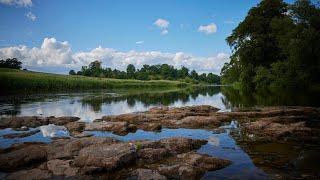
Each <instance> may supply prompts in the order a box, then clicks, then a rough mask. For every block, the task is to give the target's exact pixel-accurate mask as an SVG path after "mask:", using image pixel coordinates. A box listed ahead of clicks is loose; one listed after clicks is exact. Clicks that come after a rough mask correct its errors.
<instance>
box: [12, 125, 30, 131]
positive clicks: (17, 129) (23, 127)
mask: <svg viewBox="0 0 320 180" xmlns="http://www.w3.org/2000/svg"><path fill="white" fill-rule="evenodd" d="M12 130H14V131H29V128H28V127H27V126H22V127H20V128H12Z"/></svg>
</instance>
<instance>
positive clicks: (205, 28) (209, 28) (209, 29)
mask: <svg viewBox="0 0 320 180" xmlns="http://www.w3.org/2000/svg"><path fill="white" fill-rule="evenodd" d="M198 31H199V32H203V33H205V34H212V33H215V32H217V25H216V24H214V23H211V24H208V25H201V26H199V28H198Z"/></svg>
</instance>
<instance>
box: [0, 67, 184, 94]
mask: <svg viewBox="0 0 320 180" xmlns="http://www.w3.org/2000/svg"><path fill="white" fill-rule="evenodd" d="M0 83H1V86H2V87H1V93H2V94H7V93H13V92H52V91H68V90H86V89H118V88H119V89H121V88H177V87H178V88H180V87H186V86H188V85H189V84H188V83H184V82H179V81H168V80H151V81H141V80H132V79H111V78H98V77H84V76H71V75H60V74H51V73H41V72H32V71H22V70H16V69H6V68H0Z"/></svg>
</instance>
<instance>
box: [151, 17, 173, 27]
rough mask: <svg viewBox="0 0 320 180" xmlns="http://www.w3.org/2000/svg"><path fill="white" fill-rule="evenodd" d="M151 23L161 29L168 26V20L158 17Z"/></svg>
mask: <svg viewBox="0 0 320 180" xmlns="http://www.w3.org/2000/svg"><path fill="white" fill-rule="evenodd" d="M153 24H154V25H156V26H158V27H159V28H161V29H166V28H168V27H169V24H170V22H169V21H167V20H165V19H161V18H160V19H157V20H156V21H155V22H154V23H153Z"/></svg>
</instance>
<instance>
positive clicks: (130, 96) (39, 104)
mask: <svg viewBox="0 0 320 180" xmlns="http://www.w3.org/2000/svg"><path fill="white" fill-rule="evenodd" d="M318 96H319V95H312V94H299V95H297V94H293V95H290V94H289V93H285V94H277V95H271V94H267V95H266V94H265V95H257V94H254V93H250V94H243V93H242V92H239V91H236V90H233V89H228V88H227V87H223V88H220V87H204V88H192V89H184V90H166V91H159V90H130V91H124V90H118V91H102V92H82V93H60V94H51V95H32V96H28V97H20V96H8V97H1V98H0V116H2V117H6V116H34V115H37V116H77V117H80V118H81V121H85V122H92V121H93V120H95V119H98V118H101V117H102V116H104V115H118V114H124V113H130V112H138V111H146V110H148V109H149V108H151V107H154V106H170V107H181V106H193V105H211V106H214V107H217V108H219V109H220V111H231V110H232V109H233V108H237V107H251V106H264V105H266V106H271V105H308V106H319V104H318V103H319V102H320V101H318V100H319V99H318ZM35 129H39V130H40V132H38V133H37V134H34V135H32V136H28V137H24V138H14V139H5V138H3V135H4V134H9V133H22V132H21V131H19V132H18V131H13V130H12V129H10V128H7V129H3V130H0V147H1V148H4V147H9V146H11V145H12V144H14V143H20V142H30V141H39V142H45V143H50V142H51V141H52V139H51V138H52V137H61V136H62V137H68V136H69V132H68V131H67V130H66V128H64V127H63V126H55V125H52V124H50V125H46V126H41V127H38V128H32V129H30V130H35ZM221 130H222V131H221ZM239 131H240V129H239V128H238V124H237V122H236V120H232V121H231V122H230V123H228V124H226V125H225V126H222V127H220V130H217V131H215V130H211V131H210V130H203V129H166V128H164V129H162V130H161V132H147V131H143V130H138V131H137V132H135V133H129V134H127V135H125V136H118V135H115V134H112V133H110V132H101V131H93V132H90V133H92V134H93V135H94V136H102V137H114V138H117V139H119V140H122V141H131V140H159V139H163V138H169V137H181V136H182V137H189V138H194V139H206V140H208V143H207V144H206V145H203V146H202V147H201V148H200V149H199V150H198V152H199V153H206V154H209V155H212V156H216V157H220V158H224V159H229V160H231V161H232V162H233V163H232V165H230V166H228V167H226V168H224V169H221V170H218V171H213V172H208V173H206V174H205V175H204V177H203V179H216V178H219V179H222V178H223V179H266V178H269V177H270V176H269V174H268V173H266V172H264V171H263V170H262V169H260V168H258V167H257V166H256V165H255V164H254V163H253V161H252V159H251V158H250V156H249V155H248V154H247V153H246V152H245V151H244V150H243V149H241V147H240V146H239V145H238V144H237V142H236V141H235V140H234V138H233V137H232V136H231V135H230V133H233V134H234V133H236V134H237V133H239Z"/></svg>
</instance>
